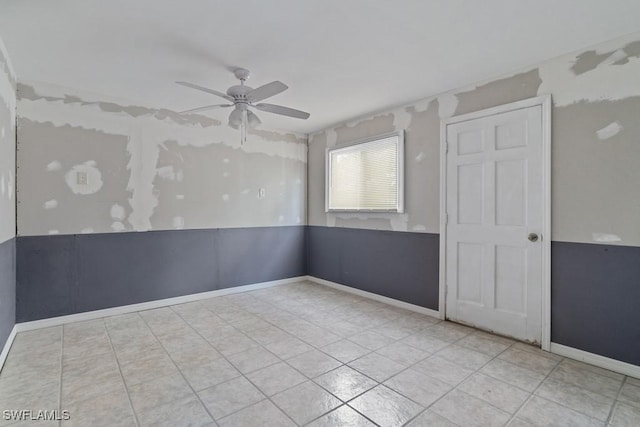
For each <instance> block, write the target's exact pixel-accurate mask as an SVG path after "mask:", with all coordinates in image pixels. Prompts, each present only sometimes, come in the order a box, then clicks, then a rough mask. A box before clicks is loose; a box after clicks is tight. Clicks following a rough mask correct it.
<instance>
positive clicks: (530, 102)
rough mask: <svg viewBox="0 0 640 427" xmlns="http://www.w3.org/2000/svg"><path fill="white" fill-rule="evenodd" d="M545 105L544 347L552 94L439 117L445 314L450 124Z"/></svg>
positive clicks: (441, 308)
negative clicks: (448, 140) (448, 134)
mask: <svg viewBox="0 0 640 427" xmlns="http://www.w3.org/2000/svg"><path fill="white" fill-rule="evenodd" d="M538 105H539V106H541V107H542V181H543V182H542V200H543V204H544V206H543V218H542V239H541V244H542V299H541V301H542V307H541V309H542V331H541V332H542V333H541V338H542V339H541V347H542V349H543V350H546V351H550V347H551V95H542V96H538V97H535V98H529V99H524V100H522V101H517V102H512V103H509V104H504V105H499V106H497V107H493V108H487V109H484V110H480V111H474V112H472V113H468V114H462V115H459V116H454V117H449V118H446V119H442V120H441V121H440V281H439V304H438V313H439V316H440V318H441V319H443V320H444V319H445V318H446V292H447V286H446V283H447V271H446V265H447V259H446V256H447V152H448V150H447V126H448V125H451V124H455V123H460V122H465V121H468V120H474V119H479V118H482V117H487V116H493V115H495V114H500V113H507V112H509V111H515V110H521V109H524V108H529V107H535V106H538Z"/></svg>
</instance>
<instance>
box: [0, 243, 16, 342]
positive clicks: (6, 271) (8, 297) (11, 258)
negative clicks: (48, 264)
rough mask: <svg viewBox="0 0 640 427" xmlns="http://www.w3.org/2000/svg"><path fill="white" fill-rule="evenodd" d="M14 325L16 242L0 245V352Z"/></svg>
mask: <svg viewBox="0 0 640 427" xmlns="http://www.w3.org/2000/svg"><path fill="white" fill-rule="evenodd" d="M15 323H16V240H15V239H9V240H7V241H5V242H2V243H0V352H2V349H3V348H4V345H5V343H6V342H7V338H9V335H10V334H11V330H12V329H13V326H14V325H15Z"/></svg>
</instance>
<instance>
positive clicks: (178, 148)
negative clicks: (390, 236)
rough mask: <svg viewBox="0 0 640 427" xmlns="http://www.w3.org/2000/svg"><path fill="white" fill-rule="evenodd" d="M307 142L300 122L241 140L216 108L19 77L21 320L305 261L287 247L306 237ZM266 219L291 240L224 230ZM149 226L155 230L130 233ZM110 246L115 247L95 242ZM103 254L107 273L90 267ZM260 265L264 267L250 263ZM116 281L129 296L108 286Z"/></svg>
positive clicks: (267, 272)
mask: <svg viewBox="0 0 640 427" xmlns="http://www.w3.org/2000/svg"><path fill="white" fill-rule="evenodd" d="M306 155H307V144H306V136H303V135H297V134H292V133H284V132H274V131H266V130H254V131H251V132H250V133H249V135H248V138H247V142H246V143H244V144H240V135H239V132H238V131H236V130H233V129H231V128H230V127H229V126H227V124H226V123H221V122H220V121H218V120H216V119H213V118H210V117H207V116H203V115H196V114H188V115H180V114H178V113H176V112H174V111H170V110H165V109H157V108H150V107H145V106H137V105H132V104H131V103H129V102H127V101H123V100H117V99H111V98H109V97H108V96H104V95H99V94H91V93H85V92H79V91H76V90H73V89H69V88H60V87H56V86H53V85H49V84H45V83H33V82H30V83H24V82H21V84H19V85H18V155H17V156H18V159H17V162H18V168H19V179H18V188H17V194H18V235H19V238H18V242H17V251H18V255H19V262H18V308H17V311H18V319H19V320H20V321H27V320H33V319H36V318H42V317H50V316H52V315H57V314H60V313H62V312H64V314H70V313H73V312H78V311H85V310H89V309H95V308H106V307H109V306H114V305H124V304H128V303H129V304H130V303H134V302H141V301H146V300H152V299H158V298H160V297H167V296H176V295H181V294H185V293H193V292H202V291H208V290H214V289H219V288H222V287H228V286H231V285H240V284H247V283H255V282H261V281H266V280H274V279H281V278H285V277H290V276H288V274H293V273H292V272H295V274H296V275H300V274H303V273H304V268H305V267H304V263H303V262H300V263H298V262H297V259H296V258H292V257H290V256H289V255H290V251H291V250H292V249H293V248H300V250H301V251H303V249H304V224H305V222H306V198H305V195H306ZM85 178H86V179H85ZM260 188H263V189H264V190H265V196H264V197H258V196H259V189H260ZM264 229H273V230H272V231H271V232H268V235H269V239H268V240H267V241H265V242H268V243H269V244H271V245H273V246H274V247H278V246H282V247H281V248H280V250H273V248H272V249H271V250H262V252H260V251H258V252H256V251H255V250H253V249H255V248H252V247H251V246H250V245H249V246H247V245H246V244H245V245H244V246H241V245H240V246H238V244H234V243H228V239H227V240H225V236H228V235H229V234H230V233H231V234H233V235H234V236H236V237H237V239H235V240H236V241H239V242H245V241H246V239H247V238H253V239H259V238H260V236H262V235H263V234H264V233H265V231H263V230H264ZM292 229H293V231H292ZM176 230H183V231H182V232H177V233H176ZM186 230H191V232H190V233H188V234H186ZM142 231H153V233H132V232H142ZM180 233H185V234H184V235H183V234H180ZM132 234H134V235H132ZM195 236H199V237H195ZM231 240H234V239H231ZM181 242H191V243H192V244H191V245H190V244H188V243H184V244H183V243H181ZM219 242H226V243H227V245H226V246H225V247H221V246H220V244H221V243H219ZM131 245H134V246H135V248H136V250H137V251H139V253H140V254H145V255H146V256H145V257H143V258H138V257H136V256H135V254H133V253H131V250H130V247H132V246H131ZM101 246H105V247H106V246H108V247H109V248H110V250H109V251H105V250H103V251H98V252H91V254H89V255H88V254H87V253H86V252H84V251H87V250H89V249H88V248H99V247H101ZM255 246H258V247H261V246H260V245H255ZM178 247H180V248H182V250H177V249H172V248H178ZM263 249H264V248H263ZM252 250H253V252H252ZM226 251H235V252H234V253H235V254H236V255H237V259H235V260H231V259H229V258H228V257H225V256H223V255H224V253H225V252H226ZM301 253H302V252H301ZM97 254H99V256H97ZM122 254H129V255H130V256H129V257H123V256H122ZM194 259H196V260H198V261H199V264H197V263H196V264H194V261H193V260H194ZM238 263H239V265H241V266H243V267H244V270H242V269H239V268H237V265H236V264H238ZM250 263H252V264H250ZM79 265H81V267H79ZM104 265H109V266H110V270H111V271H112V273H110V274H106V272H105V274H103V275H102V278H105V277H109V281H107V282H105V280H100V277H96V276H95V275H94V274H93V273H94V272H96V271H102V272H104ZM260 266H263V267H264V268H263V270H262V274H253V273H251V274H244V273H243V271H245V272H252V271H253V272H257V271H259V270H255V268H257V267H260ZM79 268H82V269H85V270H83V271H80V270H79ZM229 269H232V270H233V271H235V273H236V274H235V275H233V274H232V275H226V276H225V275H224V274H223V273H222V272H224V271H228V270H229ZM196 271H197V272H196ZM218 271H220V272H221V273H218ZM83 272H84V273H86V274H84V273H83ZM212 272H213V273H212ZM274 272H278V274H275V273H274ZM159 273H163V274H159ZM208 273H211V275H210V276H209V277H208V279H206V278H205V276H206V274H208ZM159 276H164V277H168V278H173V279H172V280H173V281H174V282H173V288H172V289H170V288H171V285H170V284H167V283H165V282H162V283H160V282H158V280H159V279H158V277H159ZM181 276H184V278H185V279H184V280H185V281H184V282H183V281H181V280H182V279H180V277H181ZM133 278H136V280H133ZM122 286H125V287H126V289H121V287H122ZM105 289H108V292H109V294H110V295H116V294H118V293H120V294H121V295H128V297H123V298H115V297H112V298H99V296H100V295H103V294H104V293H105ZM54 301H57V302H56V303H55V304H54ZM96 301H98V302H100V303H99V304H97V305H96V303H94V302H96Z"/></svg>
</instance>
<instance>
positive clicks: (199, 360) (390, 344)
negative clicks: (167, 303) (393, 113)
mask: <svg viewBox="0 0 640 427" xmlns="http://www.w3.org/2000/svg"><path fill="white" fill-rule="evenodd" d="M4 409H15V410H19V409H31V410H34V411H37V410H52V409H58V410H67V411H69V415H70V417H71V418H70V420H69V421H63V422H61V425H63V426H91V425H94V426H136V425H137V426H148V425H166V426H182V425H185V426H186V425H192V426H201V425H207V426H215V425H220V426H258V425H270V426H280V425H282V426H288V425H291V426H294V425H296V424H297V425H313V426H347V425H354V426H368V425H375V424H377V425H382V426H395V425H403V424H408V425H410V426H455V425H459V426H494V425H495V426H499V425H507V424H508V425H512V426H547V425H558V426H603V425H612V426H640V380H637V379H633V378H628V377H624V376H623V375H619V374H617V373H614V372H610V371H606V370H603V369H599V368H596V367H593V366H590V365H585V364H582V363H578V362H575V361H571V360H568V359H564V358H561V357H558V356H555V355H552V354H549V353H545V352H542V351H540V350H538V349H536V348H533V347H530V346H528V345H524V344H522V343H518V342H514V341H511V340H508V339H505V338H501V337H497V336H494V335H490V334H487V333H484V332H481V331H476V330H474V329H471V328H467V327H464V326H460V325H456V324H453V323H450V322H440V321H438V320H436V319H433V318H431V317H427V316H422V315H418V314H415V313H411V312H409V311H405V310H402V309H398V308H395V307H392V306H388V305H385V304H382V303H378V302H374V301H371V300H367V299H364V298H361V297H358V296H354V295H351V294H347V293H343V292H339V291H335V290H333V289H330V288H326V287H323V286H320V285H314V284H311V283H308V282H301V283H297V284H291V285H284V286H278V287H273V288H269V289H263V290H259V291H254V292H246V293H241V294H234V295H229V296H224V297H217V298H211V299H207V300H203V301H198V302H194V303H188V304H182V305H175V306H172V307H166V308H160V309H155V310H148V311H142V312H138V313H133V314H126V315H120V316H114V317H107V318H104V319H99V320H94V321H88V322H80V323H73V324H68V325H64V326H63V327H62V326H60V327H54V328H48V329H41V330H36V331H31V332H24V333H20V334H18V336H17V337H16V340H15V342H14V345H13V347H12V349H11V352H10V353H9V357H8V359H7V362H6V365H5V367H4V369H3V371H2V373H1V374H0V410H4ZM3 418H4V417H3ZM12 423H13V421H7V420H4V419H0V426H5V425H12ZM13 425H16V426H18V425H41V426H48V425H58V422H55V421H54V422H49V423H47V422H41V421H40V422H34V423H32V424H24V423H15V424H13Z"/></svg>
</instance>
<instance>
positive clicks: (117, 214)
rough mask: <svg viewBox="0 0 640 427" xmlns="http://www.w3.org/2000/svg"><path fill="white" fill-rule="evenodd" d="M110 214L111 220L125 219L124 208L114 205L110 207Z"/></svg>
mask: <svg viewBox="0 0 640 427" xmlns="http://www.w3.org/2000/svg"><path fill="white" fill-rule="evenodd" d="M110 214H111V218H113V219H116V220H118V221H122V220H123V219H124V217H125V211H124V206H121V205H119V204H117V203H115V204H114V205H113V206H111V211H110Z"/></svg>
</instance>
